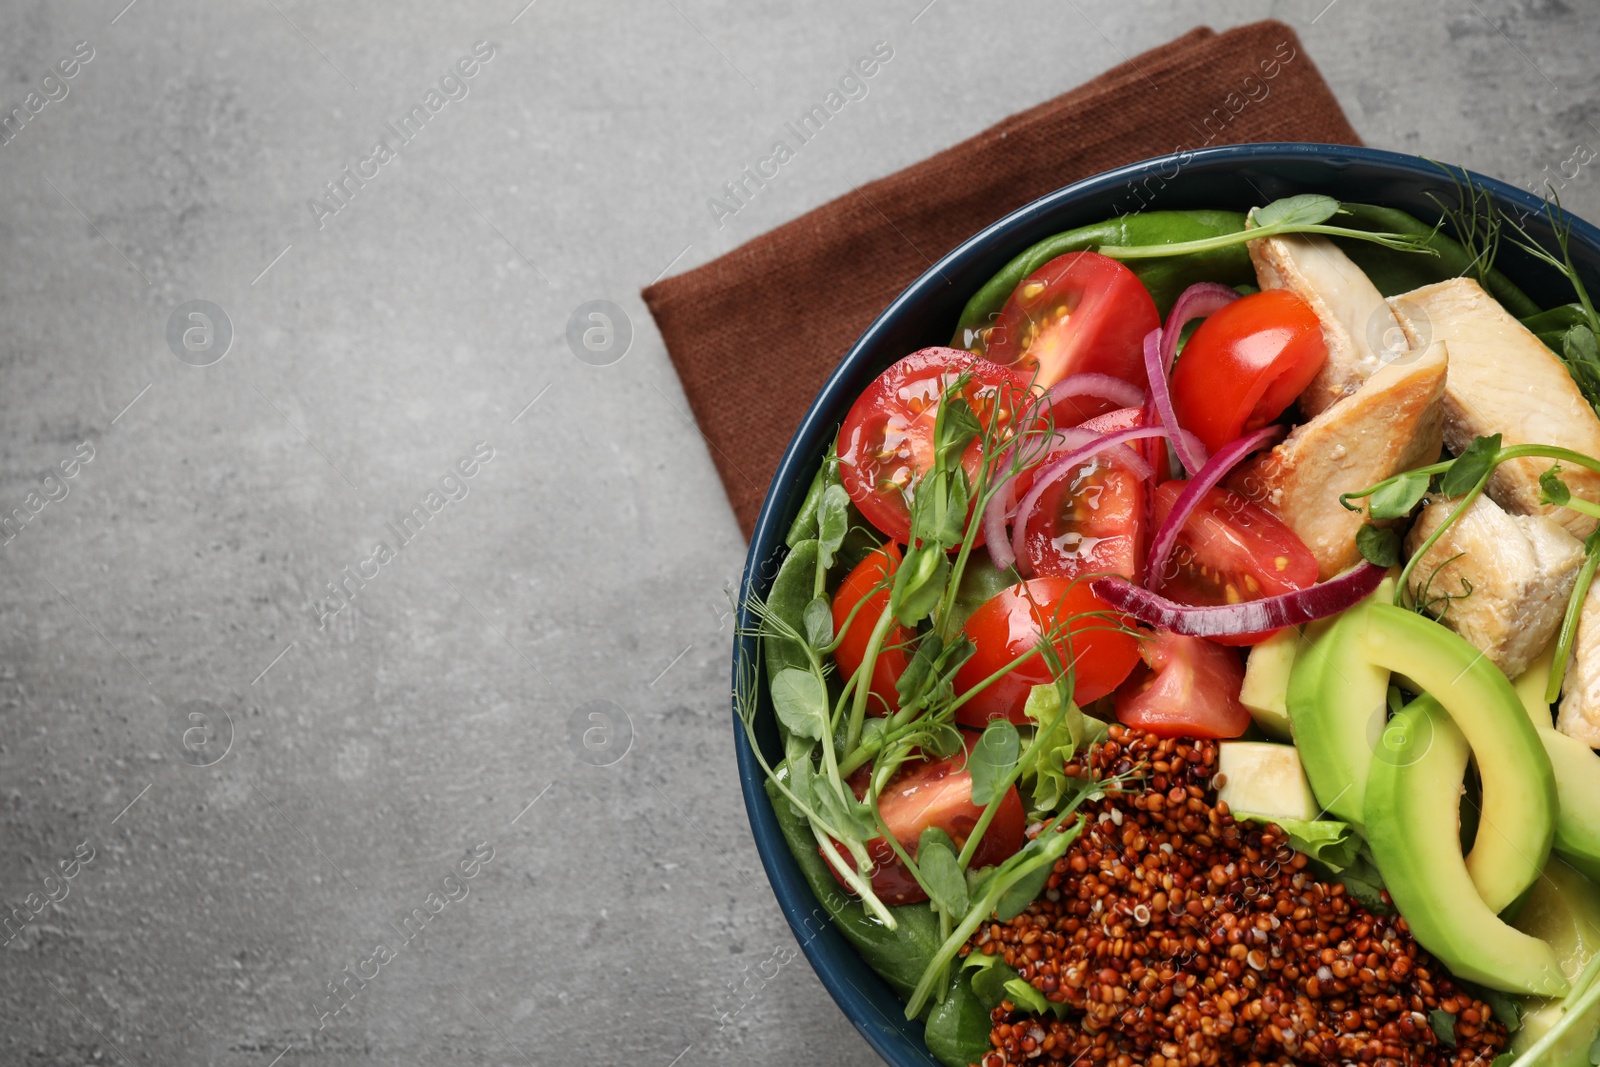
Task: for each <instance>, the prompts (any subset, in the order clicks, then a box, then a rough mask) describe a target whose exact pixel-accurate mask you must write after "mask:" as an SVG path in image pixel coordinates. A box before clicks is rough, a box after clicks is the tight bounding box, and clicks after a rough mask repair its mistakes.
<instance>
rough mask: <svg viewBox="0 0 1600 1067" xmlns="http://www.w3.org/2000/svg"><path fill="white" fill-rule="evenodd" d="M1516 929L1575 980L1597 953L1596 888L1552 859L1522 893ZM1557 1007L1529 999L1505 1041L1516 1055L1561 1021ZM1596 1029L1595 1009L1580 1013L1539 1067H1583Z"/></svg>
mask: <svg viewBox="0 0 1600 1067" xmlns="http://www.w3.org/2000/svg"><path fill="white" fill-rule="evenodd" d="M1516 926H1517V929H1519V930H1521V931H1522V932H1523V933H1526V934H1530V935H1532V936H1533V937H1537V938H1539V939H1540V940H1542V941H1545V942H1547V943H1549V945H1550V947H1551V948H1552V949H1554V950H1555V955H1556V961H1557V963H1558V964H1559V966H1560V967H1561V973H1562V974H1563V975H1565V976H1566V977H1567V979H1568V980H1573V979H1576V978H1577V977H1578V975H1579V973H1580V972H1581V971H1582V970H1583V969H1584V967H1586V966H1588V964H1589V961H1590V960H1591V959H1593V958H1594V956H1595V953H1596V952H1600V887H1596V886H1595V885H1594V883H1592V882H1590V881H1589V880H1588V879H1587V878H1585V877H1584V876H1583V875H1581V874H1579V873H1578V872H1577V871H1575V870H1573V869H1572V868H1571V867H1569V866H1568V865H1567V864H1565V863H1563V862H1562V861H1560V860H1558V859H1554V858H1552V859H1551V860H1550V862H1549V863H1548V864H1547V865H1546V866H1545V869H1544V877H1542V878H1540V879H1539V880H1538V881H1537V882H1535V883H1534V885H1533V888H1532V889H1531V890H1529V891H1528V900H1527V903H1526V904H1524V905H1523V908H1522V912H1521V913H1520V914H1519V915H1518V916H1517V921H1516ZM1562 1014H1563V1013H1562V1010H1561V1002H1560V1001H1559V1000H1546V999H1542V998H1530V999H1528V1000H1525V1001H1524V1002H1523V1012H1522V1026H1521V1028H1519V1029H1518V1030H1517V1032H1516V1033H1515V1034H1513V1035H1512V1037H1511V1050H1512V1052H1514V1053H1517V1054H1518V1055H1520V1054H1521V1053H1524V1052H1526V1051H1527V1050H1528V1049H1529V1048H1531V1047H1532V1046H1533V1044H1534V1042H1536V1041H1538V1040H1539V1039H1540V1038H1541V1037H1543V1036H1544V1035H1545V1034H1546V1033H1547V1032H1549V1030H1550V1028H1551V1027H1552V1026H1554V1025H1555V1024H1556V1023H1557V1022H1559V1021H1560V1020H1561V1016H1562ZM1597 1029H1600V1004H1597V1005H1595V1006H1594V1007H1592V1008H1590V1009H1589V1010H1588V1011H1587V1012H1585V1018H1582V1019H1579V1020H1578V1021H1577V1022H1576V1023H1575V1024H1573V1026H1572V1028H1571V1029H1570V1030H1569V1031H1568V1033H1567V1034H1566V1035H1564V1036H1563V1037H1561V1038H1559V1039H1557V1041H1556V1044H1555V1046H1554V1047H1553V1048H1551V1049H1550V1050H1549V1052H1547V1053H1546V1054H1545V1056H1544V1057H1543V1058H1542V1060H1541V1063H1542V1064H1543V1065H1544V1067H1589V1046H1590V1044H1591V1043H1592V1042H1593V1041H1594V1039H1595V1031H1596V1030H1597Z"/></svg>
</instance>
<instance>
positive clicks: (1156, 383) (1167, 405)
mask: <svg viewBox="0 0 1600 1067" xmlns="http://www.w3.org/2000/svg"><path fill="white" fill-rule="evenodd" d="M1161 337H1162V333H1161V328H1160V327H1159V326H1158V327H1156V328H1155V329H1153V330H1151V331H1150V332H1149V333H1147V334H1145V335H1144V371H1145V373H1146V374H1147V375H1149V376H1150V400H1151V402H1152V403H1153V404H1154V405H1155V409H1156V414H1157V415H1158V416H1160V418H1161V424H1162V425H1163V426H1165V427H1167V428H1168V429H1170V430H1174V431H1177V430H1178V429H1179V427H1178V414H1177V412H1175V411H1173V410H1172V393H1171V391H1170V390H1169V389H1168V388H1167V369H1168V368H1169V367H1170V366H1171V364H1163V363H1162V356H1161V350H1162V348H1164V347H1165V346H1164V345H1163V343H1162V339H1161ZM1168 439H1169V440H1170V441H1171V442H1172V449H1173V451H1174V452H1176V453H1178V462H1180V463H1182V464H1183V465H1184V467H1185V469H1187V470H1190V471H1197V470H1199V469H1200V468H1201V467H1204V466H1205V465H1206V460H1207V459H1208V458H1209V457H1207V455H1206V450H1205V446H1204V445H1202V444H1201V443H1200V440H1199V438H1197V437H1195V436H1194V435H1193V434H1190V433H1181V432H1175V433H1173V434H1172V435H1171V436H1170V437H1169V438H1168Z"/></svg>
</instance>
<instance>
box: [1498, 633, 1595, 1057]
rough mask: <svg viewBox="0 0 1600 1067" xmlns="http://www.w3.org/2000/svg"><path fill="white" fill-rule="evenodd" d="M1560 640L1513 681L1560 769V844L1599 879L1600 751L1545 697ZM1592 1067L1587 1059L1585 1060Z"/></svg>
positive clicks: (1571, 860) (1561, 850) (1572, 861)
mask: <svg viewBox="0 0 1600 1067" xmlns="http://www.w3.org/2000/svg"><path fill="white" fill-rule="evenodd" d="M1554 658H1555V645H1554V644H1552V645H1551V646H1550V647H1549V648H1547V649H1545V650H1544V653H1543V654H1542V655H1541V656H1540V657H1539V658H1538V659H1536V660H1534V661H1533V662H1532V663H1531V664H1529V665H1528V669H1527V670H1526V671H1524V672H1523V673H1522V675H1521V677H1519V678H1518V679H1517V680H1516V681H1515V682H1514V683H1513V687H1514V688H1515V689H1516V691H1517V695H1518V696H1519V697H1521V698H1522V704H1523V706H1524V707H1525V708H1526V709H1527V712H1528V718H1529V719H1531V720H1532V721H1533V726H1534V729H1535V730H1537V731H1538V734H1539V740H1540V742H1541V743H1543V745H1544V751H1545V755H1547V756H1549V757H1550V766H1551V768H1552V769H1553V770H1554V771H1555V775H1556V797H1557V799H1558V801H1559V804H1558V810H1557V811H1556V840H1555V850H1556V851H1557V852H1559V853H1561V855H1563V856H1565V857H1566V859H1567V862H1568V863H1570V864H1572V865H1573V866H1574V867H1576V868H1577V869H1578V870H1580V871H1582V872H1583V873H1584V874H1586V875H1588V876H1589V877H1590V878H1593V879H1596V880H1600V755H1596V754H1595V752H1594V750H1593V749H1591V748H1590V747H1589V746H1588V745H1586V744H1584V743H1583V742H1582V741H1579V740H1576V739H1575V738H1571V737H1568V736H1567V735H1566V734H1563V733H1561V732H1559V731H1557V730H1556V729H1555V727H1554V725H1553V722H1552V720H1551V716H1550V705H1549V704H1546V703H1545V702H1544V692H1545V683H1546V682H1547V681H1549V678H1550V663H1551V660H1552V659H1554ZM1585 1067H1587V1065H1585Z"/></svg>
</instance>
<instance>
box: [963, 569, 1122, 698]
mask: <svg viewBox="0 0 1600 1067" xmlns="http://www.w3.org/2000/svg"><path fill="white" fill-rule="evenodd" d="M1110 611H1111V609H1110V608H1109V607H1108V606H1107V604H1106V602H1105V601H1103V600H1101V599H1100V598H1099V597H1097V596H1095V595H1094V594H1093V593H1092V592H1090V591H1089V583H1088V582H1087V581H1083V580H1075V579H1071V578H1035V579H1033V580H1032V581H1030V582H1022V583H1021V584H1019V585H1014V586H1012V587H1011V588H1010V589H1007V590H1006V591H1005V592H1003V593H1001V594H1000V595H999V596H997V597H995V598H994V599H992V600H990V601H989V602H988V603H986V604H984V605H983V606H982V607H980V608H979V609H978V610H977V611H975V612H973V613H972V617H971V618H969V619H968V620H967V625H966V633H967V636H968V637H969V638H971V639H972V643H973V644H974V645H976V646H977V651H976V652H975V653H973V656H972V658H971V659H969V660H967V662H966V663H965V664H963V665H962V667H961V670H959V671H957V672H956V677H955V689H956V692H957V693H958V694H965V693H968V692H970V691H972V690H973V689H975V688H977V685H978V683H979V682H981V681H983V680H984V679H985V678H988V677H989V676H990V675H992V674H994V672H995V671H998V670H999V669H1000V668H1002V667H1004V666H1005V665H1006V664H1008V663H1010V662H1012V661H1013V660H1016V659H1018V658H1019V657H1021V656H1022V655H1024V654H1025V653H1027V652H1030V651H1032V650H1033V649H1034V648H1035V647H1037V646H1038V644H1039V639H1040V637H1041V636H1042V635H1043V633H1044V631H1045V630H1046V629H1054V628H1057V627H1058V626H1060V625H1061V624H1063V623H1065V624H1066V627H1067V635H1066V636H1064V637H1063V638H1062V640H1060V641H1058V642H1057V643H1056V654H1057V655H1058V656H1059V657H1060V659H1061V663H1062V666H1067V665H1069V664H1070V665H1072V666H1073V668H1074V672H1075V673H1074V676H1073V690H1072V698H1073V699H1074V700H1076V701H1077V702H1078V703H1079V704H1087V703H1088V702H1089V701H1091V700H1097V699H1099V698H1100V697H1103V696H1105V695H1106V694H1107V693H1109V692H1111V691H1112V690H1113V689H1115V688H1116V687H1117V686H1118V685H1119V684H1120V683H1121V682H1122V680H1123V679H1124V678H1126V677H1127V676H1128V672H1129V671H1131V670H1133V665H1134V664H1135V663H1137V662H1139V640H1138V638H1136V637H1134V636H1133V635H1132V634H1130V633H1127V632H1125V631H1123V630H1120V629H1117V628H1116V623H1115V622H1114V621H1113V619H1112V617H1111V616H1110ZM1089 612H1104V613H1107V614H1106V615H1104V616H1098V615H1097V616H1090V615H1088V614H1087V613H1089ZM1069 637H1070V645H1071V647H1070V649H1069V647H1068V644H1069V640H1068V638H1069ZM1050 681H1053V679H1052V677H1051V673H1050V665H1049V663H1048V662H1047V661H1046V660H1045V658H1044V657H1043V656H1042V655H1036V656H1032V657H1030V658H1029V659H1028V661H1027V662H1025V663H1023V664H1021V665H1020V666H1018V667H1015V668H1013V669H1012V670H1010V671H1009V672H1007V673H1006V674H1004V675H1001V676H1000V678H999V679H998V680H996V681H995V682H993V683H991V684H990V685H988V686H987V687H985V688H984V689H983V690H981V691H980V692H979V693H978V694H977V695H976V696H974V697H973V698H972V699H971V700H969V701H967V702H966V703H965V704H962V705H961V706H960V707H959V708H957V709H956V720H957V721H958V722H960V723H961V724H962V725H963V726H982V725H983V724H984V723H986V722H988V721H989V720H990V719H1010V720H1011V721H1012V722H1014V723H1018V724H1022V723H1026V722H1027V721H1028V718H1027V716H1026V715H1025V714H1024V713H1023V710H1022V709H1023V706H1024V705H1025V704H1026V703H1027V702H1028V692H1029V691H1030V690H1031V689H1032V688H1033V687H1034V686H1036V685H1044V684H1046V683H1048V682H1050Z"/></svg>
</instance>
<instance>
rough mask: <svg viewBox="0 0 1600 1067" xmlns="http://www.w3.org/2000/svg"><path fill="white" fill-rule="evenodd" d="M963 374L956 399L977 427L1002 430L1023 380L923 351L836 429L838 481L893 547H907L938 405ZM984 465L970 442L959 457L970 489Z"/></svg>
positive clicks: (966, 355)
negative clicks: (975, 419) (968, 406)
mask: <svg viewBox="0 0 1600 1067" xmlns="http://www.w3.org/2000/svg"><path fill="white" fill-rule="evenodd" d="M963 373H966V374H969V375H970V380H969V381H968V383H967V385H966V387H965V388H964V389H963V390H962V395H963V396H964V397H965V398H966V400H967V402H968V403H969V404H971V405H972V408H973V411H974V412H976V413H977V415H978V421H979V422H980V423H982V424H983V425H984V426H985V427H988V426H989V425H990V424H991V423H992V422H995V421H998V422H999V424H1000V428H1001V429H1004V428H1005V427H1006V424H1008V423H1010V422H1011V421H1012V420H1013V419H1014V418H1015V417H1016V413H1017V412H1019V411H1020V410H1021V409H1022V406H1023V404H1024V402H1025V399H1026V396H1027V392H1028V375H1027V374H1024V373H1022V372H1020V371H1017V370H1012V369H1008V368H1006V367H1001V366H999V365H998V364H995V363H993V362H991V361H989V360H987V359H983V358H982V357H979V356H974V355H973V354H972V353H971V352H962V351H960V350H959V349H954V348H924V349H922V350H921V351H919V352H913V353H911V355H909V356H906V357H905V358H904V359H902V360H900V361H899V362H897V363H895V364H894V365H893V366H891V367H890V368H889V369H888V370H886V371H884V372H883V373H882V374H880V375H879V376H878V378H877V380H876V381H874V382H873V383H872V384H871V385H869V386H867V388H866V391H865V392H863V393H862V394H861V395H860V396H859V397H857V398H856V402H855V403H854V404H853V405H851V407H850V413H849V414H848V415H846V416H845V419H844V424H843V426H841V427H840V429H839V443H838V448H839V480H840V481H841V482H842V483H843V484H844V488H845V491H846V492H848V493H849V494H850V499H851V500H852V501H854V502H855V505H856V507H858V508H860V509H861V514H862V515H864V516H866V519H867V521H868V522H870V523H872V525H873V526H875V527H877V528H878V529H879V530H880V531H881V532H883V533H884V534H885V535H887V536H888V537H889V539H890V540H892V541H899V542H900V543H902V544H909V543H910V542H911V501H912V500H913V498H914V495H915V493H916V487H917V481H918V479H919V478H921V477H922V475H923V474H924V473H926V472H927V471H928V470H930V469H932V467H933V460H934V440H933V431H934V425H935V421H936V419H937V417H938V413H939V403H940V401H941V399H942V398H943V397H944V394H945V392H946V391H947V390H948V389H949V388H950V387H951V386H952V385H954V384H955V382H956V380H957V378H958V377H959V376H960V375H961V374H963ZM982 462H983V457H982V453H981V451H980V449H979V441H976V440H975V441H973V442H972V444H971V445H969V446H968V447H967V450H966V451H965V452H964V453H963V454H962V457H961V466H962V468H963V469H964V470H965V471H966V472H967V477H968V479H969V480H970V481H971V482H973V483H976V481H977V477H978V473H979V468H980V466H981V464H982ZM979 536H980V541H981V536H982V534H981V531H980V534H979Z"/></svg>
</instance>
